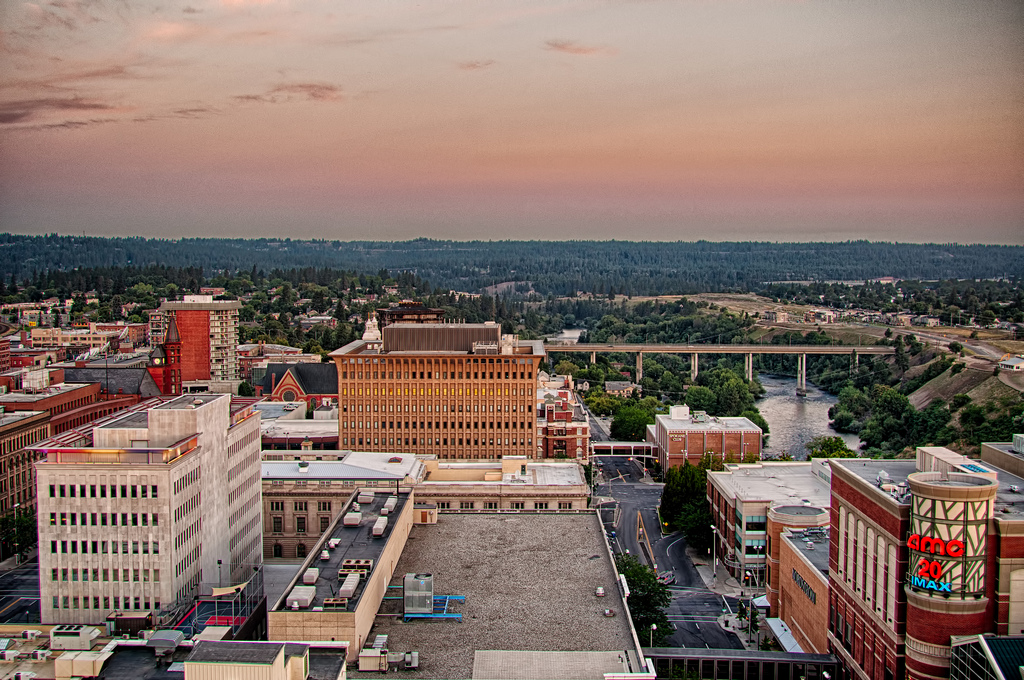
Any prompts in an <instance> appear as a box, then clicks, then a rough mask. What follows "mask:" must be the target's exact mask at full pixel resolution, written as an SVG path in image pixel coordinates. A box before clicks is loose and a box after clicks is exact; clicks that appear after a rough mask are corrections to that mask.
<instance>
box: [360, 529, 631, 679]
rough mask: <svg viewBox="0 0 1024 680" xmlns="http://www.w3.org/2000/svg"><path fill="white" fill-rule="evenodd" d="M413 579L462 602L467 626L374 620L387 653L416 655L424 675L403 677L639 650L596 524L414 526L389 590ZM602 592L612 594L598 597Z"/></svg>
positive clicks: (387, 606) (388, 606)
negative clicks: (525, 659)
mask: <svg viewBox="0 0 1024 680" xmlns="http://www.w3.org/2000/svg"><path fill="white" fill-rule="evenodd" d="M407 572H415V573H422V572H429V573H432V574H433V575H434V595H435V596H439V595H464V596H465V598H466V601H465V602H462V603H453V605H452V606H451V608H450V611H455V612H459V613H461V614H462V616H463V619H462V622H461V623H460V622H457V621H452V620H427V619H416V620H413V621H411V622H409V623H405V622H403V621H402V619H401V617H383V616H379V617H377V620H376V623H375V625H374V627H373V629H372V630H371V632H370V639H371V640H372V639H373V636H374V635H376V634H381V633H386V634H388V635H389V640H388V648H389V649H390V650H391V651H394V652H397V651H402V652H405V651H413V650H415V651H418V652H420V669H419V670H418V671H416V672H408V671H405V672H402V676H403V677H409V678H471V677H472V676H473V661H474V656H475V653H476V651H477V650H533V651H583V652H586V651H602V652H610V651H615V652H622V651H624V650H631V649H635V646H634V644H633V638H632V635H631V633H630V629H629V621H628V619H627V617H626V616H625V613H624V611H623V605H622V598H621V597H620V596H619V589H618V587H617V586H616V583H615V569H614V567H613V565H612V562H611V559H610V557H609V554H608V551H607V548H606V544H605V541H604V535H603V532H602V528H601V524H600V522H599V520H598V518H597V516H596V515H593V514H590V513H586V514H569V513H563V514H536V515H534V514H530V515H526V514H523V515H519V514H454V513H452V514H449V513H444V514H442V515H440V516H439V518H438V523H437V524H436V525H416V526H414V527H413V529H412V533H411V534H410V536H409V541H408V543H407V544H406V548H405V551H404V552H403V553H402V557H401V559H400V560H399V562H398V565H397V568H396V569H395V575H394V578H393V579H392V581H391V585H393V586H396V585H397V586H400V585H402V580H403V578H404V575H405V574H406V573H407ZM597 586H603V587H604V589H605V591H606V592H607V593H608V595H607V596H606V597H604V598H598V597H596V596H595V595H594V589H595V588H596V587H597ZM401 593H402V591H401V589H400V588H394V589H391V590H389V592H388V595H390V596H397V595H401ZM605 608H608V609H611V610H613V611H614V612H615V616H614V617H606V616H604V615H603V612H604V609H605ZM401 611H402V603H401V600H385V601H384V603H383V604H382V605H381V613H401ZM349 677H353V678H361V677H379V674H362V673H358V672H350V676H349Z"/></svg>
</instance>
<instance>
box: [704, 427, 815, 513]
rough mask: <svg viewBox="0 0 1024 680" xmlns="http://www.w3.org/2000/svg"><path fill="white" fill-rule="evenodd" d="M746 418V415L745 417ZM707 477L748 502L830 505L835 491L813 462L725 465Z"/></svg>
mask: <svg viewBox="0 0 1024 680" xmlns="http://www.w3.org/2000/svg"><path fill="white" fill-rule="evenodd" d="M744 420H746V419H744ZM708 479H709V480H710V481H711V483H712V484H714V485H715V486H717V487H718V488H719V490H720V491H721V492H722V493H724V494H725V495H726V496H730V497H732V498H735V499H736V500H737V501H741V502H746V503H756V502H770V503H780V504H785V505H787V506H792V505H799V504H804V501H809V503H808V504H809V505H811V506H815V507H820V508H827V507H829V505H830V502H831V499H832V492H831V489H830V487H829V485H828V483H827V482H825V481H824V480H822V479H821V478H820V476H819V475H817V474H816V473H815V471H814V470H813V465H812V463H810V462H804V461H793V462H774V461H764V462H761V463H751V464H738V465H737V464H733V465H726V466H725V470H722V471H721V472H709V473H708Z"/></svg>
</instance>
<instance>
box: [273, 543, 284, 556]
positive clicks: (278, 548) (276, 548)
mask: <svg viewBox="0 0 1024 680" xmlns="http://www.w3.org/2000/svg"><path fill="white" fill-rule="evenodd" d="M274 557H284V549H283V548H282V547H281V544H280V543H275V544H274Z"/></svg>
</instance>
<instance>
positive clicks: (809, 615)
mask: <svg viewBox="0 0 1024 680" xmlns="http://www.w3.org/2000/svg"><path fill="white" fill-rule="evenodd" d="M778 542H779V579H778V597H777V600H778V602H777V606H778V614H777V616H778V619H779V620H781V621H782V622H783V623H785V624H786V628H787V629H788V630H789V631H790V633H791V634H792V636H793V640H794V641H795V642H796V643H797V644H798V645H799V649H793V650H786V651H794V652H803V653H805V654H827V653H828V530H827V529H824V530H820V529H805V530H800V531H796V530H787V531H786V532H785V533H783V534H782V535H781V536H780V537H779V541H778ZM768 623H769V626H771V627H772V628H774V626H772V620H771V619H769V622H768Z"/></svg>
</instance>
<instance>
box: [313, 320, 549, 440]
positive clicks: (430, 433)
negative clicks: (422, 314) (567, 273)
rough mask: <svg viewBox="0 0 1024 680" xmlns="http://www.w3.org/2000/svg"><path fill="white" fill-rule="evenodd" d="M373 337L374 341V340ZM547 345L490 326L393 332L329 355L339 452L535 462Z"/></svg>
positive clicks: (410, 326)
mask: <svg viewBox="0 0 1024 680" xmlns="http://www.w3.org/2000/svg"><path fill="white" fill-rule="evenodd" d="M368 335H369V331H368ZM543 357H544V348H543V344H542V343H540V342H534V341H529V342H521V341H519V340H518V338H517V337H516V336H510V335H502V334H501V327H500V326H498V325H497V324H493V323H485V324H418V323H394V324H391V325H389V326H386V327H385V328H384V329H383V330H382V332H381V339H379V340H377V339H374V338H373V337H372V336H370V337H369V338H367V337H365V336H364V339H363V340H357V341H354V342H351V343H349V344H348V345H345V346H344V347H342V348H340V349H338V350H335V351H334V352H332V353H331V358H332V359H334V361H335V363H336V365H337V373H338V418H339V421H338V422H339V438H340V440H341V441H340V443H339V446H340V447H341V448H353V449H357V450H362V451H400V452H407V453H421V454H433V455H436V456H437V457H438V458H445V459H462V460H488V459H497V458H500V457H502V456H504V455H518V456H523V455H525V456H528V457H531V458H532V457H534V456H535V455H536V449H535V447H536V444H535V442H534V439H535V433H536V428H537V414H536V413H535V411H534V400H535V398H536V389H537V370H538V367H539V365H540V362H541V360H542V359H543Z"/></svg>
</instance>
